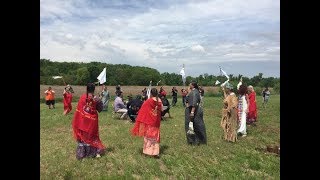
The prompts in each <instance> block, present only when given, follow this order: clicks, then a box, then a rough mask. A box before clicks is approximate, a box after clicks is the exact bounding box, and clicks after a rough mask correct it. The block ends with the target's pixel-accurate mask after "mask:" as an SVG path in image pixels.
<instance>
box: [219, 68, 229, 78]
mask: <svg viewBox="0 0 320 180" xmlns="http://www.w3.org/2000/svg"><path fill="white" fill-rule="evenodd" d="M220 72H221V73H222V74H223V75H224V76H225V77H227V78H228V80H229V76H228V74H227V73H226V72H225V71H224V70H222V69H221V68H220Z"/></svg>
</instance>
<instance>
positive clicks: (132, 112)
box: [127, 95, 143, 122]
mask: <svg viewBox="0 0 320 180" xmlns="http://www.w3.org/2000/svg"><path fill="white" fill-rule="evenodd" d="M142 104H143V101H142V100H141V95H137V96H136V98H135V99H132V100H130V101H129V102H128V103H127V109H128V116H129V118H130V119H131V122H135V121H136V116H137V115H138V112H139V110H140V108H141V106H142Z"/></svg>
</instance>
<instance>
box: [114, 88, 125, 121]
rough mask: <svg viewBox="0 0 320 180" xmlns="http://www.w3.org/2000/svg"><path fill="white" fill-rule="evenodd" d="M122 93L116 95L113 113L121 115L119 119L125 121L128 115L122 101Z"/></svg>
mask: <svg viewBox="0 0 320 180" xmlns="http://www.w3.org/2000/svg"><path fill="white" fill-rule="evenodd" d="M122 97H123V95H122V93H120V94H118V96H117V97H116V99H115V100H114V105H113V106H114V112H116V113H121V116H120V119H126V118H127V114H128V109H127V107H126V105H124V103H123V101H122Z"/></svg>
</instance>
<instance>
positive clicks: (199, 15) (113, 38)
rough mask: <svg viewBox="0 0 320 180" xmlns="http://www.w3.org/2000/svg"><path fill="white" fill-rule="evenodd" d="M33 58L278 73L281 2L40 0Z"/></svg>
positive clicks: (162, 69) (165, 69)
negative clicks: (37, 55)
mask: <svg viewBox="0 0 320 180" xmlns="http://www.w3.org/2000/svg"><path fill="white" fill-rule="evenodd" d="M40 58H46V59H51V60H52V61H77V62H89V61H100V62H106V63H112V64H130V65H133V66H148V67H152V68H155V69H157V70H158V71H159V72H161V73H163V72H170V73H171V72H174V73H179V71H180V69H181V66H182V64H185V67H186V74H187V75H191V76H198V75H200V74H203V73H208V74H214V75H218V74H219V66H221V67H222V68H223V69H224V70H225V71H226V72H227V73H228V74H234V75H238V74H242V75H245V76H249V77H252V76H254V75H257V74H258V73H259V72H261V73H263V74H264V77H268V76H273V77H280V1H279V0H40Z"/></svg>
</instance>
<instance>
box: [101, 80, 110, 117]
mask: <svg viewBox="0 0 320 180" xmlns="http://www.w3.org/2000/svg"><path fill="white" fill-rule="evenodd" d="M100 98H101V101H102V103H103V111H108V104H109V100H110V93H109V91H108V88H107V86H105V85H103V90H102V92H101V93H100Z"/></svg>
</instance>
